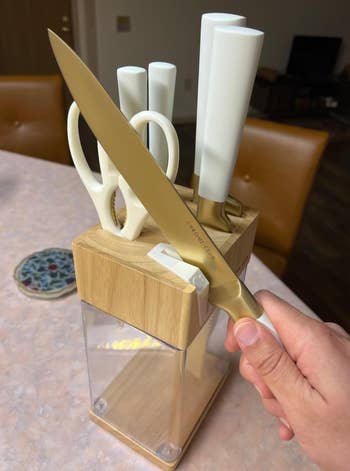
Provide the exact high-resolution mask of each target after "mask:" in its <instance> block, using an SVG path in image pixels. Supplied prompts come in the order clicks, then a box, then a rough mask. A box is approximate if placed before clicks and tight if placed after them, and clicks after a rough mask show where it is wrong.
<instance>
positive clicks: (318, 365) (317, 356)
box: [225, 291, 350, 471]
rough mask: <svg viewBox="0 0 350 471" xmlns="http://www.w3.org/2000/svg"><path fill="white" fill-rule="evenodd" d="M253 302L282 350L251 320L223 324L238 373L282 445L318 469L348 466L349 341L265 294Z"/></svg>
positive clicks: (339, 329) (329, 325)
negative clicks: (298, 450) (289, 444)
mask: <svg viewBox="0 0 350 471" xmlns="http://www.w3.org/2000/svg"><path fill="white" fill-rule="evenodd" d="M256 298H257V299H258V301H259V302H260V304H261V305H262V307H263V308H264V311H265V312H266V313H267V315H268V316H269V318H270V319H271V321H272V323H273V324H274V326H275V328H276V330H277V331H278V333H279V335H280V337H281V339H282V341H283V343H284V346H285V350H284V349H283V348H282V347H281V346H280V345H279V343H278V342H277V341H276V339H275V338H274V337H273V335H272V334H271V333H270V332H269V331H268V329H266V328H265V327H264V326H262V325H261V324H259V323H258V322H256V321H254V320H253V319H248V318H245V319H240V320H239V321H237V322H236V323H235V324H233V323H232V322H231V321H230V322H229V324H228V328H227V336H226V342H225V346H226V349H227V350H228V351H231V352H234V351H237V350H239V349H240V350H241V351H242V355H241V360H240V372H241V374H242V376H243V377H244V378H245V379H246V380H247V381H249V382H250V383H252V384H253V385H254V386H255V387H256V388H257V389H258V391H259V392H260V395H261V397H262V401H263V404H264V406H265V408H266V409H267V411H268V412H270V413H271V414H272V415H274V416H276V417H279V418H280V426H279V434H280V437H281V439H282V440H290V439H291V438H292V437H293V436H294V435H295V437H296V439H297V440H298V442H299V444H300V445H301V447H302V448H303V449H304V451H305V452H306V453H307V454H308V456H309V457H310V458H311V459H312V460H313V461H314V462H315V463H317V464H318V465H320V466H322V467H323V468H324V469H327V470H331V471H345V470H348V469H349V467H350V336H349V335H348V334H347V333H346V331H345V330H344V329H342V327H340V326H339V325H337V324H332V323H323V322H321V321H318V320H315V319H311V318H310V317H308V316H305V315H304V314H302V313H301V312H299V311H298V310H297V309H295V308H293V307H292V306H290V305H289V304H287V303H286V302H285V301H283V300H282V299H280V298H278V297H277V296H275V295H273V294H272V293H270V292H268V291H261V292H259V293H257V294H256Z"/></svg>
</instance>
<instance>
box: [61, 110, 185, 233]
mask: <svg viewBox="0 0 350 471" xmlns="http://www.w3.org/2000/svg"><path fill="white" fill-rule="evenodd" d="M79 115H80V110H79V108H78V105H77V104H76V103H75V102H73V103H72V104H71V106H70V108H69V112H68V118H67V133H68V144H69V149H70V152H71V155H72V159H73V162H74V165H75V168H76V169H77V171H78V174H79V176H80V178H81V180H82V182H83V184H84V185H85V187H86V189H87V191H88V193H89V195H90V197H91V199H92V201H93V203H94V205H95V208H96V211H97V214H98V217H99V219H100V223H101V227H102V228H103V229H105V230H106V231H108V232H110V233H112V234H114V235H116V236H119V237H123V238H125V239H128V240H134V239H136V238H137V237H138V236H139V235H140V233H141V231H142V228H143V226H144V223H145V221H146V219H147V216H148V212H147V210H146V208H145V207H144V206H143V204H142V203H141V201H140V200H139V199H138V198H137V196H136V195H135V193H134V192H133V191H132V189H131V188H130V187H129V185H128V183H127V182H126V180H125V179H124V178H123V176H122V175H121V174H120V173H119V171H118V169H117V168H116V167H115V165H114V164H113V163H112V161H111V160H110V158H109V157H108V155H107V154H106V152H105V151H104V149H103V147H102V146H101V144H100V143H99V142H97V151H98V158H99V163H100V170H101V177H102V183H100V182H99V181H98V180H97V179H96V177H95V176H94V174H93V173H92V171H91V169H90V167H89V165H88V163H87V161H86V157H85V155H84V152H83V149H82V147H81V142H80V136H79V127H78V123H79ZM129 122H130V124H131V126H133V128H134V129H135V130H136V132H137V133H138V134H139V136H142V135H143V133H144V130H145V128H146V126H147V124H148V123H149V122H154V123H156V124H157V125H158V126H160V128H161V129H162V131H163V133H164V136H165V139H166V142H167V146H168V166H167V169H166V172H165V174H166V176H167V177H168V178H169V180H170V181H172V182H174V181H175V178H176V175H177V172H178V167H179V141H178V137H177V134H176V131H175V128H174V126H173V125H172V123H171V122H170V121H169V120H168V119H167V118H166V117H165V116H163V115H162V114H161V113H158V112H156V111H141V112H139V113H137V114H135V115H134V116H133V117H132V118H131V119H130V121H129ZM118 189H119V191H120V193H121V194H122V197H123V199H124V202H125V207H126V220H125V223H124V224H123V225H122V224H121V222H120V221H119V220H118V217H117V213H116V210H115V206H114V202H115V194H116V191H117V190H118Z"/></svg>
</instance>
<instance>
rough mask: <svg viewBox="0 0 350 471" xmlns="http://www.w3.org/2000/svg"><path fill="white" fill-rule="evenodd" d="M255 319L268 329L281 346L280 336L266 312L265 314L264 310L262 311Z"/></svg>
mask: <svg viewBox="0 0 350 471" xmlns="http://www.w3.org/2000/svg"><path fill="white" fill-rule="evenodd" d="M257 321H258V322H260V324H262V325H264V326H265V327H266V328H267V329H269V331H270V332H271V334H272V335H273V336H274V337H275V339H276V340H277V342H278V343H279V344H280V345H281V346H282V347H283V342H282V340H281V337H280V336H279V334H278V332H277V330H276V329H275V328H274V326H273V324H272V322H271V321H270V319H269V318H268V316H267V314H265V312H263V313H262V314H261V316H260V317H258V319H257Z"/></svg>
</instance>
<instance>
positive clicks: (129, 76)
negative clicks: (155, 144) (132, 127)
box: [117, 66, 161, 142]
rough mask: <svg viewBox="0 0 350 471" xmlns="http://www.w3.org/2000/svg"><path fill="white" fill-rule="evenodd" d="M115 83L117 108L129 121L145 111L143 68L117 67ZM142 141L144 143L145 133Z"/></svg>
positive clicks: (145, 79)
mask: <svg viewBox="0 0 350 471" xmlns="http://www.w3.org/2000/svg"><path fill="white" fill-rule="evenodd" d="M117 82H118V95H119V108H120V111H121V112H122V113H123V115H124V116H125V117H126V119H127V120H128V121H130V119H131V118H132V117H133V116H134V115H135V114H137V113H139V112H140V111H145V110H147V71H146V69H144V68H143V67H134V66H125V67H119V68H118V69H117ZM160 132H161V131H160ZM142 139H143V141H144V142H146V131H144V132H143V135H142Z"/></svg>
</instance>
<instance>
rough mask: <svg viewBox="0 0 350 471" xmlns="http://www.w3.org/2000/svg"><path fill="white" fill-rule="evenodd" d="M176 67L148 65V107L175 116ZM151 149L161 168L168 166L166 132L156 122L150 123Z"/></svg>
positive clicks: (163, 63)
mask: <svg viewBox="0 0 350 471" xmlns="http://www.w3.org/2000/svg"><path fill="white" fill-rule="evenodd" d="M175 81H176V67H175V65H173V64H169V63H168V62H151V63H150V64H149V66H148V109H149V110H150V111H157V112H158V113H161V114H163V115H164V116H165V117H166V118H168V119H169V120H170V121H171V120H172V117H173V106H174V94H175ZM149 150H150V152H151V154H152V155H153V157H154V158H155V160H156V161H157V162H158V163H159V165H160V166H161V168H162V169H163V170H164V171H165V170H166V168H167V160H168V152H167V143H166V141H165V137H164V134H163V133H162V131H161V129H159V126H157V125H156V124H154V123H150V125H149Z"/></svg>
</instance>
